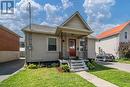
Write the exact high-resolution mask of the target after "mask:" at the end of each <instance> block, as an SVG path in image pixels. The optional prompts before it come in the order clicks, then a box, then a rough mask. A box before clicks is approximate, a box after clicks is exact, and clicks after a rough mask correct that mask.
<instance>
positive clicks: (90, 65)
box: [87, 62, 95, 70]
mask: <svg viewBox="0 0 130 87" xmlns="http://www.w3.org/2000/svg"><path fill="white" fill-rule="evenodd" d="M87 67H88V68H89V69H90V70H92V69H94V68H95V66H94V65H93V64H92V63H90V62H88V63H87Z"/></svg>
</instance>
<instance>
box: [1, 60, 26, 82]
mask: <svg viewBox="0 0 130 87" xmlns="http://www.w3.org/2000/svg"><path fill="white" fill-rule="evenodd" d="M24 62H25V59H18V60H14V61H10V62H6V63H0V82H1V81H3V80H5V79H7V78H8V77H9V76H11V75H13V74H14V73H15V72H18V71H19V70H20V69H21V68H22V67H23V66H24Z"/></svg>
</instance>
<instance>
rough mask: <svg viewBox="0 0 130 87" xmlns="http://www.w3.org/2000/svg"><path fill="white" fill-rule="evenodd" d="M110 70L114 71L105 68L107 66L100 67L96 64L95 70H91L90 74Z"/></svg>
mask: <svg viewBox="0 0 130 87" xmlns="http://www.w3.org/2000/svg"><path fill="white" fill-rule="evenodd" d="M110 69H113V68H109V67H105V66H103V65H100V64H95V68H94V69H92V70H89V72H96V71H102V70H110Z"/></svg>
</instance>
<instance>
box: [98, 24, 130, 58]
mask: <svg viewBox="0 0 130 87" xmlns="http://www.w3.org/2000/svg"><path fill="white" fill-rule="evenodd" d="M96 38H97V39H98V40H97V42H96V53H97V54H105V53H110V54H113V55H114V56H115V57H117V58H118V57H122V56H123V53H122V52H123V51H124V50H126V49H129V46H130V44H129V42H130V21H128V22H126V23H123V24H121V25H118V26H116V27H114V28H112V29H108V30H106V31H104V32H102V33H101V34H99V35H97V36H96Z"/></svg>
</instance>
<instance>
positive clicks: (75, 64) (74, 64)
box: [71, 63, 84, 66]
mask: <svg viewBox="0 0 130 87" xmlns="http://www.w3.org/2000/svg"><path fill="white" fill-rule="evenodd" d="M82 65H84V63H72V64H71V66H82Z"/></svg>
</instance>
